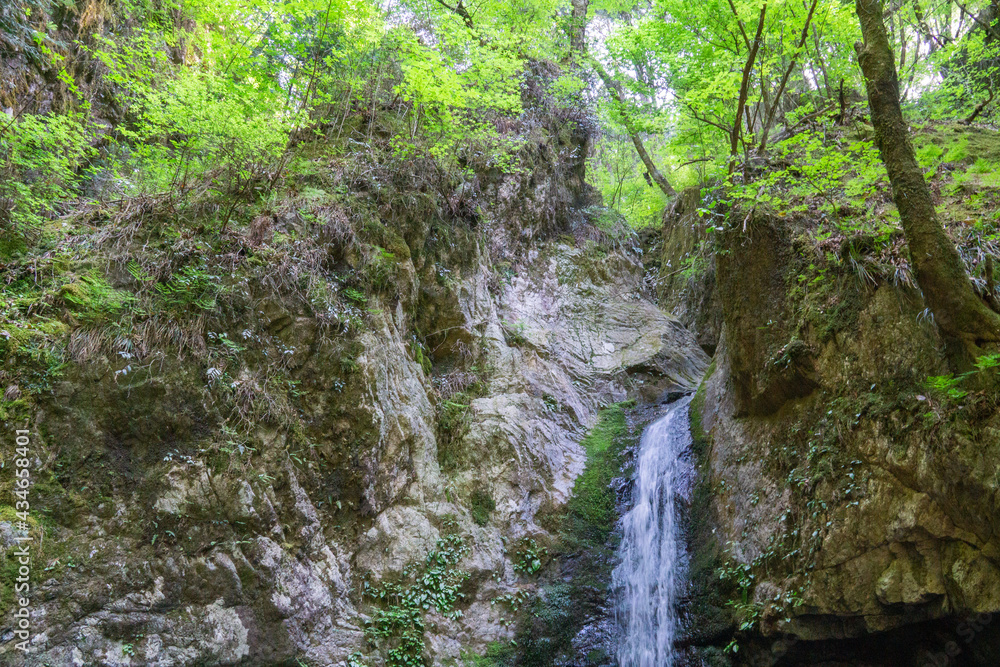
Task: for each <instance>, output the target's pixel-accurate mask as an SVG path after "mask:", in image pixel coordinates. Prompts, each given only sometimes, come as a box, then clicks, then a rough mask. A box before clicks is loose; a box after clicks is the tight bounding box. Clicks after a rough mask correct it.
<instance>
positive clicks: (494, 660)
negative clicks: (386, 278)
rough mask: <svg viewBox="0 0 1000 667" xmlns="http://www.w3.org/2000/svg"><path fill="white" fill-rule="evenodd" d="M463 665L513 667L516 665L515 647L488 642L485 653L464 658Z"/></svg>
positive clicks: (472, 666) (514, 645)
mask: <svg viewBox="0 0 1000 667" xmlns="http://www.w3.org/2000/svg"><path fill="white" fill-rule="evenodd" d="M465 664H466V665H467V666H468V667H514V665H516V664H517V645H516V644H510V643H501V642H490V643H489V644H487V645H486V653H484V654H483V655H475V656H468V657H466V658H465Z"/></svg>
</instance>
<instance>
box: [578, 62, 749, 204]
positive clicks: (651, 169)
mask: <svg viewBox="0 0 1000 667" xmlns="http://www.w3.org/2000/svg"><path fill="white" fill-rule="evenodd" d="M590 62H591V64H592V65H593V67H594V71H595V72H597V75H598V76H599V77H601V80H602V81H604V86H605V87H606V88H607V89H608V94H610V95H611V99H613V100H614V101H615V104H617V105H618V113H619V115H620V117H621V121H622V124H623V125H624V126H625V131H626V132H628V136H629V138H630V139H632V145H633V146H635V152H636V153H638V154H639V159H640V160H642V164H643V166H645V167H646V172H647V173H648V174H649V176H650V178H652V180H653V181H655V182H656V185H657V186H659V188H660V190H662V191H663V194H665V195H666V196H668V197H676V196H677V191H676V190H674V188H673V187H672V186H671V185H670V182H669V181H668V180H667V177H666V176H664V175H663V174H662V173H661V172H660V170H659V169H657V168H656V164H655V163H654V162H653V159H652V158H651V157H650V156H649V153H648V152H646V146H645V145H643V143H642V137H640V136H639V129H638V128H637V127H636V126H635V123H633V122H632V120H631V119H630V118H629V117H628V110H627V109H626V108H625V96H624V95H623V93H622V88H621V85H620V84H619V83H618V82H617V81H615V80H614V79H612V78H611V75H609V74H608V73H607V71H605V69H604V66H603V65H601V63H600V62H598V60H597V58H591V59H590ZM737 126H739V120H738V119H737Z"/></svg>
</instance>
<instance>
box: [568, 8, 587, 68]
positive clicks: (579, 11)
mask: <svg viewBox="0 0 1000 667" xmlns="http://www.w3.org/2000/svg"><path fill="white" fill-rule="evenodd" d="M589 4H590V0H572V5H573V11H572V13H571V14H570V21H571V23H570V26H569V48H570V51H571V52H572V53H573V54H576V55H583V54H584V53H585V52H586V50H587V6H588V5H589Z"/></svg>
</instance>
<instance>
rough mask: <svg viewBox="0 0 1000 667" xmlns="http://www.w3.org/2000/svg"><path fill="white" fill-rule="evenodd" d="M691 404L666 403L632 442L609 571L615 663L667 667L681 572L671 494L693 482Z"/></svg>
mask: <svg viewBox="0 0 1000 667" xmlns="http://www.w3.org/2000/svg"><path fill="white" fill-rule="evenodd" d="M690 402H691V399H690V398H685V399H682V400H680V401H677V402H676V403H673V404H671V405H670V406H669V407H668V412H667V413H666V414H665V415H664V416H663V417H661V418H660V419H658V420H657V421H656V422H654V423H653V424H651V425H650V426H649V427H647V428H646V430H645V432H644V433H643V434H642V439H641V440H640V443H639V452H638V454H637V456H636V464H635V488H634V491H633V496H632V508H631V509H630V510H629V512H628V513H627V514H626V515H625V516H624V517H622V542H621V546H620V547H619V550H618V557H619V565H618V566H617V567H616V568H615V570H614V572H613V573H612V584H613V588H614V590H615V591H616V593H617V596H618V598H617V605H616V616H617V620H618V624H619V630H620V632H621V635H620V640H619V643H618V664H619V665H620V666H621V667H671V666H672V665H673V664H674V648H673V645H674V634H675V630H676V625H677V610H676V603H677V598H678V595H679V593H680V592H681V590H682V586H683V581H684V577H685V570H686V569H687V568H686V555H685V552H684V547H683V544H682V541H681V535H680V530H679V528H680V527H679V522H678V517H677V508H676V498H677V497H678V496H680V497H681V498H684V499H687V500H690V494H691V484H692V480H693V479H694V470H693V466H692V464H691V460H690V449H691V431H690V427H689V424H688V404H689V403H690Z"/></svg>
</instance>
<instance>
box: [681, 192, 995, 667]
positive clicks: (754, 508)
mask: <svg viewBox="0 0 1000 667" xmlns="http://www.w3.org/2000/svg"><path fill="white" fill-rule="evenodd" d="M694 201H695V202H697V198H695V200H694ZM699 205H700V204H699ZM709 206H710V204H709ZM739 217H740V220H742V219H743V218H746V220H747V221H746V223H745V224H744V225H742V226H741V225H735V224H733V225H732V226H731V227H730V225H728V224H725V225H724V226H725V227H726V230H723V229H722V227H723V225H720V226H719V228H718V229H717V230H716V231H717V232H719V233H718V236H717V238H716V239H715V240H714V241H713V242H712V243H713V244H714V245H713V246H712V252H711V258H710V260H709V265H708V266H706V267H705V268H703V269H702V270H700V271H698V272H692V274H691V276H690V280H689V281H685V282H682V283H681V284H680V285H678V286H675V289H674V290H673V291H671V292H669V293H668V296H669V298H670V299H673V302H672V303H671V302H668V305H672V306H673V309H674V310H675V312H677V313H678V314H679V315H681V316H682V317H683V318H684V319H685V320H686V321H687V322H689V323H691V324H692V326H693V327H695V328H696V330H697V331H698V333H699V336H707V337H708V340H709V342H710V344H717V346H718V348H717V350H716V352H715V358H714V361H713V364H712V366H711V368H710V370H709V372H708V375H707V377H706V380H705V381H704V383H703V384H702V386H701V388H700V389H699V391H698V394H697V396H696V398H695V401H694V404H693V406H694V409H693V428H694V430H695V432H696V436H697V440H698V445H697V449H698V456H699V461H700V472H701V481H700V489H699V491H698V493H697V494H696V500H695V502H694V504H693V506H692V508H691V515H692V536H691V541H692V551H693V553H692V557H693V564H694V565H693V572H692V585H693V591H692V595H693V597H692V601H691V602H690V604H689V606H688V619H687V622H688V627H687V637H686V639H685V641H684V643H685V645H686V646H689V647H691V648H689V655H690V656H691V660H693V661H694V662H693V664H698V663H699V662H701V661H706V662H707V663H709V664H730V663H732V664H753V665H816V664H823V665H890V664H891V665H907V666H909V665H913V666H914V667H923V666H924V665H927V664H933V665H945V664H947V665H992V664H996V663H997V661H998V660H1000V639H998V637H1000V634H998V632H997V627H995V624H993V623H991V620H992V619H993V615H994V614H995V613H996V612H997V611H998V610H1000V598H998V594H1000V570H998V566H1000V563H998V561H997V543H996V537H995V534H994V530H995V529H994V524H995V522H996V518H997V517H998V516H1000V513H998V509H1000V508H998V506H997V503H996V498H997V484H998V480H997V476H996V474H995V473H996V470H997V466H998V463H1000V461H998V457H1000V449H998V443H1000V437H998V436H1000V412H998V409H997V391H996V384H995V378H994V377H993V376H992V373H994V371H993V370H992V368H991V367H987V366H988V364H987V365H983V367H982V368H979V369H973V370H972V371H970V372H969V373H968V374H967V375H964V376H963V378H964V379H963V380H956V379H955V376H954V375H952V374H950V366H949V356H948V354H949V353H948V349H947V346H946V345H944V343H943V341H942V340H941V338H940V337H939V334H938V332H937V329H936V327H935V325H934V323H933V321H932V320H931V319H930V318H929V317H928V316H927V313H926V311H925V310H924V308H925V307H924V305H923V303H922V299H921V296H920V294H919V291H917V290H916V289H915V286H914V284H913V282H912V279H909V278H908V276H907V275H906V269H905V266H906V264H905V260H899V259H897V260H896V261H895V263H891V264H889V270H887V269H886V264H882V265H881V266H880V265H879V263H878V262H879V259H878V257H877V255H878V251H877V250H875V245H874V244H873V243H872V242H871V240H870V239H865V238H860V237H855V238H851V237H840V238H834V239H831V240H830V241H827V242H826V243H825V244H824V245H823V246H820V247H817V246H816V245H815V244H814V243H813V241H812V240H811V239H810V238H809V237H808V235H807V234H806V233H805V232H806V231H807V230H808V229H809V228H810V226H811V225H812V224H813V223H812V222H811V221H810V220H809V219H808V218H800V219H794V218H793V219H789V218H786V217H784V216H779V215H771V214H763V213H755V214H753V215H747V214H746V213H741V214H740V215H739ZM707 222H708V221H706V220H703V219H702V218H699V217H697V216H694V215H693V212H692V210H691V205H690V204H688V207H687V208H686V209H685V208H684V206H683V205H681V206H679V207H678V208H677V209H676V210H675V211H673V212H672V213H671V214H669V215H668V216H667V218H666V223H665V230H664V235H665V236H664V241H663V242H664V251H665V254H664V267H663V269H661V271H666V270H668V269H669V268H670V264H668V262H671V261H673V263H674V264H676V262H677V259H676V258H677V257H678V256H683V253H687V252H691V250H690V248H693V247H695V246H696V245H697V242H699V241H698V240H699V239H702V240H703V239H705V234H704V227H705V224H706V223H707ZM692 239H694V241H692ZM882 261H883V262H884V261H885V260H884V258H883V259H882ZM880 270H881V273H880ZM699 303H702V304H709V308H708V309H707V311H706V310H705V309H701V310H698V308H697V304H699ZM692 304H695V307H694V308H693V309H692ZM692 313H694V314H692ZM712 322H718V323H719V324H720V326H719V327H718V330H714V329H713V328H712V326H711V323H712ZM698 327H700V328H698ZM716 332H717V338H715V335H716ZM704 344H705V343H703V345H704ZM949 390H952V391H949ZM694 647H698V648H697V649H696V648H694Z"/></svg>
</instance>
